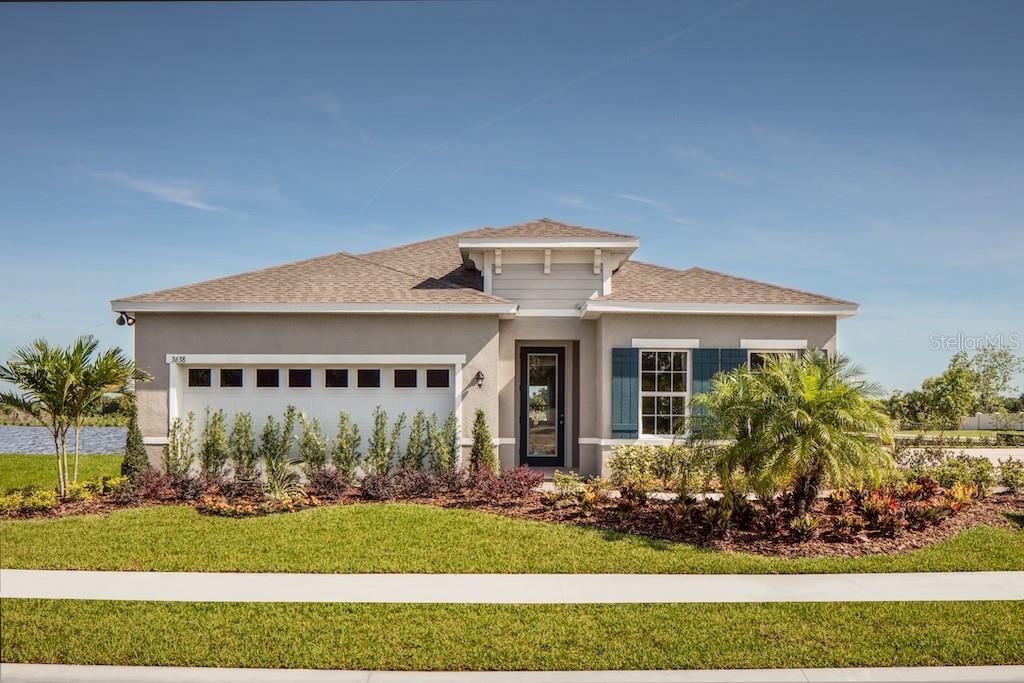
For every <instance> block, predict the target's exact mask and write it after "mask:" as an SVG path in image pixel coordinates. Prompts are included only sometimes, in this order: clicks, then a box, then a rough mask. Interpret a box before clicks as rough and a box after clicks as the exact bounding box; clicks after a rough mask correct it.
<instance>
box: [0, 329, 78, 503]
mask: <svg viewBox="0 0 1024 683" xmlns="http://www.w3.org/2000/svg"><path fill="white" fill-rule="evenodd" d="M0 381H4V382H8V383H10V384H13V385H14V386H16V387H18V388H19V389H21V393H15V392H13V391H4V392H0V405H6V406H9V407H11V408H14V409H16V410H20V411H21V412H23V413H26V414H28V415H31V416H32V417H34V418H35V419H36V420H38V421H39V422H42V423H43V425H44V426H45V427H46V429H47V430H48V431H49V432H50V436H51V437H52V438H53V448H54V452H55V453H56V456H57V491H58V492H59V493H60V495H61V496H62V497H63V496H64V494H65V492H66V490H67V436H68V428H69V427H70V426H71V417H70V415H71V412H72V410H71V405H72V403H73V402H74V398H73V389H74V377H73V376H72V373H71V371H70V367H69V364H68V359H67V354H66V353H65V351H64V349H62V348H60V347H58V346H50V345H49V344H48V343H47V342H46V340H45V339H36V340H35V341H33V342H32V343H31V344H29V345H28V346H22V347H19V348H17V349H16V350H15V351H14V355H12V356H11V358H10V359H9V360H8V361H7V365H3V366H0Z"/></svg>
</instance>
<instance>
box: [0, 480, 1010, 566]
mask: <svg viewBox="0 0 1024 683" xmlns="http://www.w3.org/2000/svg"><path fill="white" fill-rule="evenodd" d="M244 500H249V499H244ZM257 500H258V499H256V498H253V499H251V500H250V502H256V501H257ZM542 500H543V499H542V497H541V496H540V495H539V494H536V493H534V494H530V495H529V496H526V497H524V498H520V499H516V500H507V501H500V500H499V501H492V500H486V499H482V498H480V497H476V496H473V495H471V494H468V495H467V492H460V493H441V494H437V495H434V496H431V497H428V498H408V499H402V500H400V501H374V500H367V499H366V498H364V497H362V495H361V494H360V492H359V489H356V488H349V489H348V491H347V492H346V493H345V494H344V495H342V496H341V497H339V498H336V499H331V500H322V501H321V504H322V505H324V506H333V505H372V504H377V503H385V502H408V503H418V504H425V505H435V506H437V507H441V508H448V509H469V510H477V511H481V512H487V513H491V514H497V515H502V516H505V517H512V518H516V519H530V520H535V521H540V522H548V523H554V524H572V525H576V526H581V527H588V528H594V529H602V530H606V531H613V532H619V533H624V534H635V535H639V536H644V537H647V538H652V539H657V540H664V541H671V542H681V543H687V544H690V545H694V546H697V547H703V548H709V549H714V550H728V551H737V552H746V553H754V554H758V555H764V556H770V557H784V558H795V557H824V556H833V557H858V556H862V555H897V554H901V553H905V552H907V551H910V550H915V549H918V548H924V547H927V546H929V545H932V544H934V543H936V542H938V541H942V540H945V539H947V538H950V537H952V536H954V535H956V534H957V533H959V532H961V531H964V530H966V529H969V528H971V527H975V526H981V525H986V526H994V527H1004V528H1012V527H1013V524H1012V522H1010V521H1009V520H1008V519H1007V518H1006V514H1007V513H1011V514H1024V492H1018V493H1015V494H1011V493H998V494H994V495H992V496H989V497H987V498H984V499H982V500H978V501H976V502H975V503H974V504H973V505H971V506H970V507H969V508H967V509H966V510H962V511H960V512H958V513H956V514H954V515H951V516H950V517H948V518H947V519H945V520H944V521H943V522H941V523H940V524H939V525H937V526H927V527H925V528H924V529H921V530H909V529H905V530H903V531H902V532H901V533H899V534H897V535H896V536H893V537H886V536H882V535H879V534H878V533H877V532H870V531H868V532H865V533H863V534H861V535H859V536H857V537H855V538H854V539H846V538H841V537H839V536H838V535H836V534H835V533H834V532H833V531H832V528H833V519H834V516H833V515H832V514H831V513H830V512H829V510H828V504H827V502H826V501H825V500H819V501H818V502H817V504H816V505H815V508H814V516H815V517H817V518H818V519H819V521H820V527H819V529H820V533H819V534H818V535H817V537H815V538H813V539H811V540H808V541H802V542H796V541H793V540H792V539H791V538H790V536H789V535H788V534H787V533H784V532H783V533H778V534H772V535H769V534H766V533H764V532H762V531H760V530H758V529H756V528H751V529H733V530H731V531H730V532H729V533H728V534H726V535H725V536H724V537H718V536H715V535H714V534H712V533H711V530H710V528H709V527H708V525H706V524H705V523H703V522H702V521H696V520H695V521H693V522H692V523H689V524H686V525H685V526H684V527H683V528H682V529H675V530H671V531H669V530H666V529H665V528H664V526H663V525H662V521H661V513H662V511H663V510H664V509H665V508H666V507H668V506H669V505H670V503H668V502H665V501H660V500H655V499H652V500H650V502H649V503H648V504H647V505H646V506H644V507H641V508H639V509H638V510H637V511H636V512H634V513H632V514H630V515H628V516H623V515H622V514H620V512H619V511H618V509H617V505H616V502H615V501H603V502H601V503H598V505H597V506H596V507H595V509H594V511H593V513H592V514H591V515H590V516H584V515H583V514H581V512H580V510H579V508H578V507H577V506H576V505H575V504H560V505H556V506H549V505H545V504H544V503H543V502H542ZM193 504H195V501H193V502H183V501H179V500H173V499H166V498H163V499H141V500H139V501H137V502H135V503H132V504H130V505H124V504H117V503H114V502H113V501H112V500H111V498H110V497H109V496H97V497H95V498H93V499H92V500H89V501H84V502H77V503H63V504H61V505H59V506H58V507H57V508H55V509H53V510H50V511H47V512H36V513H22V514H20V515H17V516H16V517H17V518H40V517H69V516H75V515H85V514H106V513H109V512H113V511H116V510H123V509H126V508H135V507H152V506H156V505H193Z"/></svg>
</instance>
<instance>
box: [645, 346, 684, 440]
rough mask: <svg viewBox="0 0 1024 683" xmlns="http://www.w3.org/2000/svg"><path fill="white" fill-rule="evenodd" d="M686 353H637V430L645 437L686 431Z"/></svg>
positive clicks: (671, 434) (670, 434)
mask: <svg viewBox="0 0 1024 683" xmlns="http://www.w3.org/2000/svg"><path fill="white" fill-rule="evenodd" d="M688 360H689V359H688V352H686V351H641V352H640V421H641V422H640V429H641V433H643V434H645V435H647V436H673V435H676V434H682V433H683V432H684V431H685V430H686V404H687V398H688V397H689V382H688V380H689V378H688V376H687V375H688V372H687V369H688V368H687V363H688Z"/></svg>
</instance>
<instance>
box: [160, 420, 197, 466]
mask: <svg viewBox="0 0 1024 683" xmlns="http://www.w3.org/2000/svg"><path fill="white" fill-rule="evenodd" d="M194 423H195V415H194V414H193V413H191V412H189V414H188V415H187V416H186V418H185V422H182V421H181V418H177V417H176V418H174V421H173V422H171V429H170V432H169V434H168V442H167V444H166V445H165V446H164V453H163V465H164V472H166V473H167V476H169V477H181V476H184V475H187V474H188V473H189V471H190V470H191V469H192V462H193V461H194V460H195V450H194V442H193V424H194Z"/></svg>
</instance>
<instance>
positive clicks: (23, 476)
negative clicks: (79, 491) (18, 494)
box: [0, 453, 121, 490]
mask: <svg viewBox="0 0 1024 683" xmlns="http://www.w3.org/2000/svg"><path fill="white" fill-rule="evenodd" d="M74 457H75V456H74V454H73V453H70V454H68V464H69V465H71V466H72V467H74ZM120 473H121V455H120V454H114V455H79V456H78V480H79V481H82V480H84V479H95V478H97V477H115V476H117V475H119V474H120ZM29 485H32V486H41V487H53V488H56V487H57V456H55V455H25V454H22V453H0V490H7V489H16V488H21V487H22V486H29Z"/></svg>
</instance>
